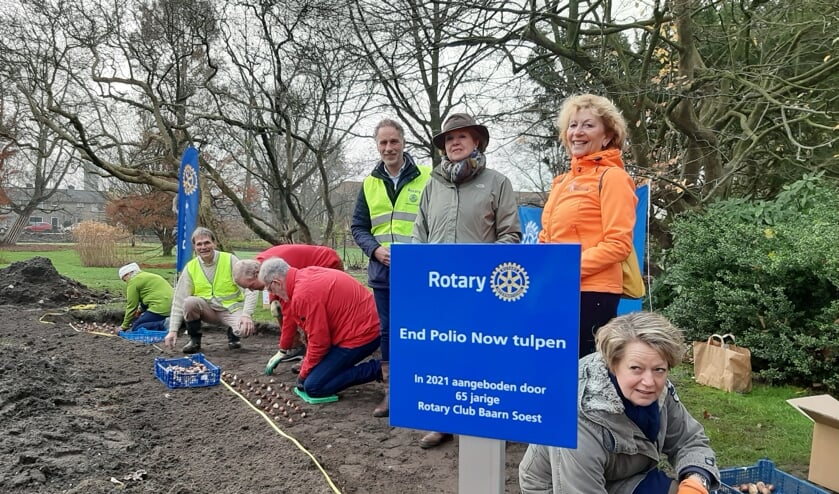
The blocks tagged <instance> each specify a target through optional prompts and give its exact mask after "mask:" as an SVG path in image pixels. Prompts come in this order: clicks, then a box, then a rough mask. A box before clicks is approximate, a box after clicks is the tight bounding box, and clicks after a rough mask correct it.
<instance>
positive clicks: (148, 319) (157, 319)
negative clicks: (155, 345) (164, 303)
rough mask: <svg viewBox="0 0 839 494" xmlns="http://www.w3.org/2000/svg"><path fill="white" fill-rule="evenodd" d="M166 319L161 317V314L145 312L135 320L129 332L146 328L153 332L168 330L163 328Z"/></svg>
mask: <svg viewBox="0 0 839 494" xmlns="http://www.w3.org/2000/svg"><path fill="white" fill-rule="evenodd" d="M165 319H166V316H161V315H160V314H155V313H154V312H152V311H149V310H147V311H145V312H143V313H142V314H140V316H139V317H138V318H137V319H134V322H133V323H131V328H129V331H134V330H136V329H139V328H146V329H149V330H152V331H163V330H165V329H166V328H164V327H163V321H164V320H165Z"/></svg>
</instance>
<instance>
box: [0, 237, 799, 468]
mask: <svg viewBox="0 0 839 494" xmlns="http://www.w3.org/2000/svg"><path fill="white" fill-rule="evenodd" d="M24 249H26V250H24ZM260 250H261V249H258V250H239V249H237V250H236V255H237V256H239V257H240V258H242V259H248V258H252V257H253V256H254V255H256V254H257V253H258V252H259V251H260ZM159 252H160V248H159V246H153V245H145V246H138V247H136V248H135V249H132V250H131V251H130V252H129V255H130V256H133V259H132V260H135V261H137V262H139V263H140V264H141V265H142V266H144V269H145V270H147V271H151V272H154V273H157V274H160V275H161V276H163V277H164V278H166V279H170V280H174V277H175V270H174V265H175V258H174V256H169V257H163V256H160V255H159ZM339 254H341V255H342V257H343V258H344V260H345V265H347V266H350V267H351V268H354V269H351V270H350V273H351V274H353V276H355V277H356V278H357V279H359V280H360V281H361V282H362V283H365V282H366V270H365V269H361V268H363V267H365V264H363V261H362V259H363V256H362V255H361V252H360V251H359V250H358V249H357V248H353V249H341V250H339ZM34 256H44V257H47V258H49V259H50V260H51V261H52V263H53V265H54V266H55V268H56V269H57V270H58V272H59V273H60V274H62V275H64V276H66V277H68V278H72V279H75V280H77V281H79V282H81V283H83V284H84V285H86V286H88V287H90V288H94V289H98V290H108V291H109V292H110V293H111V294H113V295H115V296H118V295H120V294H122V293H123V290H124V284H123V283H122V281H120V280H119V279H118V277H117V267H107V268H88V267H82V266H81V265H80V262H79V256H78V254H77V253H76V251H75V250H73V245H72V244H50V245H48V246H47V245H43V244H41V245H34V244H33V245H31V246H27V245H25V244H21V245H18V246H17V247H15V248H14V249H4V250H0V269H2V268H4V267H6V266H7V265H8V264H10V263H12V262H16V261H20V260H24V259H29V258H31V257H34ZM254 317H255V319H257V320H261V321H269V320H271V316H270V314H269V313H268V311H267V310H266V309H262V308H260V309H258V310H257V312H256V313H255V314H254ZM671 379H672V380H673V382H674V383H675V384H676V388H677V391H678V394H679V397H680V398H681V399H682V400H683V401H684V403H685V405H686V406H687V408H688V410H690V411H691V413H692V414H693V415H694V416H695V417H696V418H697V419H698V420H699V421H700V422H701V423H702V424H703V425H704V426H705V430H706V432H707V434H708V436H709V437H710V439H711V446H712V447H713V448H714V450H715V451H716V453H717V460H718V462H719V465H720V467H721V468H729V467H734V466H750V465H753V464H754V463H756V462H757V460H759V459H761V458H769V459H770V460H772V461H774V462H775V466H776V467H777V468H779V469H781V470H784V471H786V472H788V473H790V474H792V475H795V476H797V477H799V478H806V471H807V468H808V465H809V461H810V442H811V438H812V429H813V425H812V422H811V421H810V420H809V419H808V418H806V417H805V416H804V415H802V414H801V413H799V412H798V411H797V410H795V409H794V408H793V407H792V406H790V405H788V404H787V403H786V400H787V399H789V398H794V397H798V396H803V395H807V394H813V393H809V392H808V391H807V390H804V389H799V388H795V387H792V386H767V385H763V384H760V383H757V382H755V383H754V386H753V390H752V392H751V393H749V394H745V395H744V394H736V393H726V392H724V391H720V390H717V389H714V388H710V387H707V386H702V385H700V384H697V383H696V382H695V381H694V380H693V367H692V366H691V365H690V364H683V365H682V366H680V367H678V368H676V369H674V370H673V372H672V373H671Z"/></svg>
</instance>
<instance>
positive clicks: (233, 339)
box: [227, 327, 242, 350]
mask: <svg viewBox="0 0 839 494" xmlns="http://www.w3.org/2000/svg"><path fill="white" fill-rule="evenodd" d="M227 348H230V349H231V350H238V349H239V348H242V344H241V343H240V338H239V337H238V336H236V334H235V333H233V328H231V327H228V328H227Z"/></svg>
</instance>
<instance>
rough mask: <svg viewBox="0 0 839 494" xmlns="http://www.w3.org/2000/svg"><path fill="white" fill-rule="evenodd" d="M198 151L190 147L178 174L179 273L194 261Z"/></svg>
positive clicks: (185, 152) (182, 159) (177, 264)
mask: <svg viewBox="0 0 839 494" xmlns="http://www.w3.org/2000/svg"><path fill="white" fill-rule="evenodd" d="M198 200H199V187H198V150H197V149H195V148H194V147H193V146H189V147H188V148H186V150H184V154H183V156H182V157H181V168H180V171H179V172H178V211H177V214H178V236H177V242H178V243H177V247H178V250H177V261H176V263H175V269H176V271H177V273H180V272H181V271H183V269H184V266H186V263H187V262H189V260H190V259H192V240H191V237H192V231H193V230H195V224H196V222H197V220H198Z"/></svg>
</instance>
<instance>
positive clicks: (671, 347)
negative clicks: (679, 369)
mask: <svg viewBox="0 0 839 494" xmlns="http://www.w3.org/2000/svg"><path fill="white" fill-rule="evenodd" d="M594 339H595V343H596V345H597V351H598V352H600V354H601V355H603V360H605V361H606V365H608V366H609V369H614V368H615V366H616V365H617V364H618V362H620V361H621V360H622V359H623V357H624V354H625V352H626V346H627V345H628V344H629V343H632V342H634V341H640V342H642V343H646V344H647V345H649V346H650V347H652V348H653V349H654V350H655V351H656V352H658V353H659V355H661V357H662V358H663V359H664V360H666V361H667V365H668V367H669V368H671V369H672V368H673V367H675V366H677V365H679V364H680V363H681V362H682V357H683V356H684V354H685V339H684V336H683V335H682V330H680V329H679V328H677V327H676V326H673V324H672V323H671V322H670V321H669V320H668V319H667V318H666V317H664V316H662V315H659V314H656V313H655V312H646V311H641V312H631V313H629V314H625V315H622V316H618V317H616V318H614V319H612V320H611V321H609V322H608V323H606V324H605V325H603V326H602V327H600V329H598V330H597V334H596V335H595V337H594Z"/></svg>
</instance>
